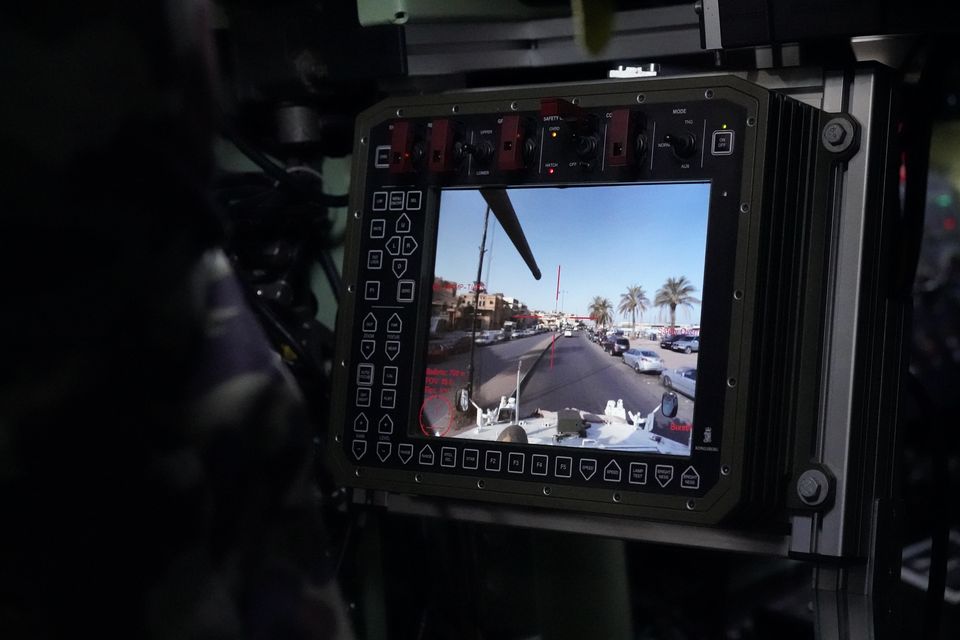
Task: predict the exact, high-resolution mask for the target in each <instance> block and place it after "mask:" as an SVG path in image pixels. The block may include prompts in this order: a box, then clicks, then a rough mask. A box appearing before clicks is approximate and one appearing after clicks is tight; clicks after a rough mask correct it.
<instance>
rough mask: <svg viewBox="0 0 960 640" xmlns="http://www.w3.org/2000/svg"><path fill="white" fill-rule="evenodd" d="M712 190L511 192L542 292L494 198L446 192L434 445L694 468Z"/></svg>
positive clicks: (424, 410)
mask: <svg viewBox="0 0 960 640" xmlns="http://www.w3.org/2000/svg"><path fill="white" fill-rule="evenodd" d="M709 190H710V187H709V184H705V183H690V184H669V185H666V184H649V185H617V186H603V187H578V188H567V189H561V188H528V189H508V190H507V195H508V196H509V200H510V202H511V203H512V206H513V209H514V211H515V212H516V220H517V221H518V222H519V226H520V228H521V229H522V232H523V236H524V237H525V240H526V242H527V243H528V245H529V249H530V253H531V254H532V258H533V259H534V260H535V262H536V266H537V267H538V270H539V272H540V273H541V277H540V278H539V279H537V278H536V277H535V275H534V272H533V270H532V269H531V266H530V263H529V262H528V261H525V260H524V258H523V257H522V255H521V253H522V252H521V251H520V250H518V248H517V246H516V244H515V242H514V240H512V239H511V237H510V236H509V235H508V233H507V232H506V230H505V229H504V228H503V226H502V225H501V223H500V221H499V220H498V216H497V215H496V214H495V212H491V211H490V210H489V209H488V203H487V201H486V200H485V199H484V197H482V195H481V193H480V192H479V191H474V190H469V191H467V190H463V191H444V192H443V193H442V196H441V201H440V214H439V229H438V238H437V257H436V263H435V266H434V281H433V292H432V305H431V323H430V336H429V340H428V347H427V354H426V360H427V365H426V371H425V375H424V380H423V401H422V404H421V407H420V412H419V424H418V425H417V426H418V427H419V429H420V431H421V432H422V435H426V436H429V437H455V438H469V439H477V440H500V441H507V442H526V443H531V444H540V445H556V446H569V447H598V448H607V449H615V450H620V451H636V452H650V453H661V454H667V455H678V456H686V455H689V454H690V443H691V436H692V433H693V421H694V399H695V396H696V377H697V360H698V352H699V334H700V302H701V299H702V295H703V291H702V286H703V273H704V253H705V246H706V235H707V213H708V201H709ZM508 226H509V225H508ZM665 393H672V394H675V396H676V398H677V400H678V403H677V412H676V415H674V416H667V415H664V413H663V412H662V411H660V408H661V407H660V405H661V401H662V399H663V397H664V394H665Z"/></svg>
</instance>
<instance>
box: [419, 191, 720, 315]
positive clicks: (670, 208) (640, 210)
mask: <svg viewBox="0 0 960 640" xmlns="http://www.w3.org/2000/svg"><path fill="white" fill-rule="evenodd" d="M507 191H508V193H509V195H510V200H511V201H512V202H513V207H514V209H515V210H516V212H517V217H518V218H519V219H520V224H521V225H522V226H523V229H524V233H525V234H526V236H527V242H528V243H529V244H530V248H531V249H532V251H533V255H534V257H535V258H536V260H537V264H538V265H539V267H540V270H541V271H542V272H543V277H542V278H541V279H540V280H539V281H537V280H535V279H534V278H533V276H532V275H531V274H530V270H529V269H528V268H527V266H526V264H525V263H524V262H523V260H522V259H521V258H520V256H519V254H518V253H517V251H516V249H514V247H513V244H512V243H511V242H510V239H509V238H508V237H507V235H506V233H505V232H504V231H503V229H502V228H501V227H500V224H499V223H498V222H497V219H496V217H495V216H494V215H493V214H491V215H490V226H489V228H488V231H487V254H486V257H485V259H484V265H483V276H482V277H481V281H482V282H484V283H485V284H486V286H487V290H488V291H489V292H491V293H497V292H500V293H503V294H504V295H505V296H512V297H515V298H518V299H520V300H521V301H523V302H524V303H526V304H527V306H528V307H529V308H530V309H531V310H542V311H553V310H562V311H565V312H567V313H576V314H578V315H584V316H585V315H587V305H588V304H589V303H590V301H591V300H592V299H593V297H594V296H605V297H607V298H608V299H609V300H610V302H611V303H612V304H613V306H614V314H615V321H616V322H620V321H623V320H629V316H628V317H626V318H625V317H623V316H621V315H620V314H619V313H618V312H617V311H616V308H617V306H618V305H619V303H620V295H621V294H622V293H624V292H625V291H626V290H627V287H628V286H630V285H635V284H638V285H640V286H642V287H643V288H644V291H645V292H646V295H647V297H648V298H649V299H650V301H651V306H652V302H653V299H654V296H655V294H656V291H657V289H659V288H660V287H661V285H663V283H664V282H665V281H666V279H667V278H668V277H674V278H678V277H680V276H686V277H687V279H688V280H689V281H690V282H691V283H692V284H693V286H694V287H696V293H694V294H693V295H694V296H695V297H697V298H702V293H703V271H704V252H705V248H706V238H707V213H708V207H709V197H710V185H709V184H708V183H693V184H642V185H617V186H597V187H571V188H567V189H560V188H555V187H542V188H527V189H508V190H507ZM485 210H486V202H485V201H484V200H483V198H482V197H481V195H480V192H479V191H475V190H451V191H444V192H443V193H442V195H441V199H440V223H439V231H438V242H437V262H436V267H435V270H434V273H435V275H436V276H438V277H441V278H443V279H445V280H448V281H452V282H457V283H461V284H463V285H464V288H463V289H461V291H465V290H466V288H469V286H470V285H469V283H471V282H472V281H473V279H474V278H475V277H476V273H477V261H478V259H479V257H480V240H481V237H482V235H483V217H484V212H485ZM558 265H559V266H560V291H561V294H560V299H559V300H558V299H557V296H556V292H557V267H558ZM464 283H465V284H464ZM641 320H643V321H646V322H657V321H661V320H663V321H668V320H669V315H668V314H667V313H666V312H664V311H661V310H659V309H657V308H651V309H649V310H648V311H647V312H646V313H645V314H643V316H642V317H640V316H638V317H637V322H640V321H641ZM677 322H678V323H687V322H690V323H699V322H700V305H694V308H693V309H692V310H689V311H685V310H681V309H678V310H677Z"/></svg>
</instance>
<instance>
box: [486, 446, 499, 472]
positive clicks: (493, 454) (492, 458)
mask: <svg viewBox="0 0 960 640" xmlns="http://www.w3.org/2000/svg"><path fill="white" fill-rule="evenodd" d="M483 468H484V469H486V470H487V471H500V452H499V451H487V453H486V456H485V458H484V461H483Z"/></svg>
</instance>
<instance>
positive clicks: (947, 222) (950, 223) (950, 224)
mask: <svg viewBox="0 0 960 640" xmlns="http://www.w3.org/2000/svg"><path fill="white" fill-rule="evenodd" d="M943 230H944V231H956V230H957V219H956V218H954V217H953V216H947V217H946V218H944V219H943Z"/></svg>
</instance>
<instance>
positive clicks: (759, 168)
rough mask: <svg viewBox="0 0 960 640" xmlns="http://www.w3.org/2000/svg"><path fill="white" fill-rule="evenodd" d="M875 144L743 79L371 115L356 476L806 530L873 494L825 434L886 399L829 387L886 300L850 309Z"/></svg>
mask: <svg viewBox="0 0 960 640" xmlns="http://www.w3.org/2000/svg"><path fill="white" fill-rule="evenodd" d="M828 125H829V126H828ZM827 133H829V134H830V135H827ZM861 133H862V132H861V130H860V126H859V124H858V122H857V121H856V120H855V119H853V118H851V117H849V116H847V115H845V114H828V113H824V112H821V111H819V110H818V109H816V108H814V107H812V106H810V105H808V104H804V103H801V102H799V101H796V100H793V99H791V98H790V97H787V96H785V95H781V94H780V93H777V92H774V91H770V90H767V89H764V88H761V87H759V86H757V85H755V84H752V83H750V82H747V81H744V80H742V79H740V78H737V77H732V76H708V77H699V78H679V79H670V80H645V81H630V82H603V83H591V84H582V85H576V86H543V87H528V88H518V89H505V90H502V91H472V92H464V93H460V94H444V95H438V96H427V97H417V98H404V99H393V100H388V101H386V102H384V103H381V104H379V105H378V106H376V107H374V108H372V109H370V110H368V111H367V112H365V113H364V114H363V115H362V116H361V117H360V118H359V120H358V122H357V139H356V143H355V155H354V166H353V171H352V176H353V179H354V184H353V185H352V189H351V212H350V219H349V224H348V229H347V250H346V255H345V263H344V264H345V266H344V279H345V282H346V284H347V287H346V295H345V298H344V300H342V301H341V307H340V315H339V317H338V327H337V330H338V333H339V334H340V340H338V352H337V356H336V361H335V364H336V371H335V374H334V388H333V411H332V416H331V425H332V428H331V432H330V442H329V446H328V454H329V460H330V468H331V469H332V470H333V472H334V474H335V475H336V477H337V479H338V480H339V481H340V482H342V483H344V484H347V485H350V486H355V487H360V488H366V489H374V490H381V491H385V492H387V493H394V494H403V495H411V494H412V495H418V496H427V497H431V496H432V497H435V498H440V499H448V500H449V499H456V500H458V501H466V502H477V501H479V502H480V503H487V504H489V503H499V504H509V505H519V506H529V507H539V508H544V509H548V510H554V511H556V510H563V511H579V512H592V513H594V514H604V515H608V516H611V515H612V516H622V517H629V518H636V517H641V518H645V519H655V520H660V521H673V522H677V523H699V524H712V523H720V522H724V523H732V522H737V521H746V520H753V521H756V519H758V518H759V519H761V520H762V521H763V522H765V523H766V524H765V526H770V527H773V528H774V529H776V528H778V527H779V528H780V530H783V527H784V526H786V523H787V518H786V517H784V514H785V513H786V512H787V510H789V509H793V510H800V511H803V510H808V511H811V512H814V511H816V510H818V509H823V508H825V507H826V506H829V505H830V504H831V501H832V500H833V496H834V491H835V487H836V486H837V485H836V483H837V482H845V480H841V481H838V480H836V479H835V478H834V475H833V473H832V472H831V471H830V469H828V468H826V467H824V466H823V465H821V464H820V463H819V462H818V460H819V459H820V458H822V456H819V457H818V453H817V452H818V447H822V446H823V442H822V440H823V438H822V434H821V432H820V431H818V428H819V427H818V426H819V425H822V424H823V423H824V416H825V415H826V413H828V412H829V411H832V410H833V409H830V406H831V405H830V403H834V404H835V403H837V402H842V401H844V400H843V398H844V397H846V398H847V399H848V400H849V399H854V398H855V397H856V394H857V393H859V392H855V393H853V392H852V393H853V395H847V396H843V395H840V396H838V395H836V394H835V393H831V394H828V393H827V392H826V389H827V385H828V384H831V380H832V381H833V383H834V384H836V380H838V379H840V378H842V376H843V370H842V366H841V365H838V364H837V362H838V361H837V360H836V359H835V356H834V355H832V354H834V353H844V351H843V349H840V350H839V351H837V350H834V351H833V352H831V356H830V357H829V358H828V357H826V355H825V354H826V353H827V349H828V348H829V341H830V340H833V339H835V338H838V337H840V336H841V335H842V334H843V332H844V331H845V330H846V329H845V327H847V326H849V324H850V323H849V322H848V321H847V320H846V319H845V318H848V317H849V318H854V317H857V318H865V317H867V315H866V314H864V313H863V312H862V311H861V309H862V305H863V304H866V303H868V302H869V301H877V300H878V298H876V296H873V297H861V298H857V300H856V301H855V305H854V307H855V310H854V311H853V312H852V313H851V310H850V309H848V307H847V306H846V304H847V300H848V298H846V297H844V296H842V295H840V292H841V291H843V287H844V286H845V285H844V284H843V281H844V278H846V277H847V276H846V275H844V274H846V273H848V271H846V269H847V268H848V267H850V266H851V264H852V263H849V261H848V260H846V259H845V258H843V255H845V254H844V252H845V251H846V249H844V250H843V251H841V248H842V246H841V245H840V244H838V238H840V239H841V240H842V238H844V237H847V236H843V234H842V233H841V230H842V228H843V225H845V224H852V223H853V221H854V218H851V217H846V218H841V217H839V216H838V215H837V213H836V212H837V211H838V203H839V202H840V200H839V199H838V195H837V194H838V193H840V191H838V190H837V189H839V186H838V185H840V184H841V182H839V181H841V180H842V177H843V169H844V168H845V167H846V163H847V162H848V161H849V160H850V158H851V157H857V158H858V159H859V158H860V157H862V154H861V155H860V156H857V154H858V153H859V146H860V144H861ZM876 149H879V147H876ZM876 149H875V151H876ZM871 197H883V195H882V194H879V195H878V194H874V196H871ZM856 220H859V221H860V222H861V223H862V224H863V225H864V226H863V229H861V231H860V233H866V232H867V231H865V230H866V229H867V228H868V227H869V225H870V224H877V225H882V224H886V223H885V222H884V221H883V220H882V219H877V221H876V222H875V223H874V222H870V223H864V222H863V220H865V218H863V217H862V216H861V217H857V218H856ZM849 237H850V238H853V236H849ZM842 241H843V242H848V241H851V240H842ZM843 246H846V245H843ZM851 246H852V245H851ZM858 246H860V245H858ZM878 251H879V250H878ZM871 255H874V254H871ZM876 255H879V254H876ZM869 257H870V256H866V255H858V256H857V258H856V262H857V264H859V265H865V264H868V263H869V260H867V258H869ZM871 259H873V258H871ZM851 268H852V267H851ZM881 271H882V270H877V271H876V272H877V273H880V272H881ZM863 273H865V272H864V271H860V270H857V271H856V274H858V275H857V277H861V276H862V274H863ZM866 273H869V271H867V272H866ZM863 286H866V285H862V286H861V288H862V287H863ZM870 286H872V287H874V289H876V287H877V286H879V285H876V284H871V285H870ZM868 288H869V287H868ZM869 304H873V302H869ZM876 308H879V307H876ZM843 314H846V315H843ZM871 314H872V315H871V317H872V318H873V320H871V322H874V321H875V322H877V323H880V324H882V323H883V322H886V320H884V319H883V317H882V314H881V315H877V314H876V313H874V312H872V311H871ZM861 335H865V336H867V335H870V336H881V335H883V334H882V332H879V333H877V332H873V333H862V332H861ZM887 335H893V334H887ZM878 340H880V342H878V343H877V345H875V346H876V348H877V349H880V350H882V349H884V348H886V347H885V346H884V345H885V343H884V342H883V340H882V339H881V338H878ZM891 344H892V343H891ZM857 353H860V352H859V351H858V352H857ZM855 357H857V358H859V357H860V356H859V355H857V356H855ZM831 358H832V359H831ZM890 361H891V362H892V360H890ZM843 366H847V365H843ZM838 376H839V377H838ZM844 406H846V407H847V409H845V410H846V411H848V414H849V409H850V406H849V405H844ZM836 424H839V423H836ZM857 428H859V427H857ZM818 434H820V435H818ZM848 436H849V433H848ZM844 437H845V438H846V440H844V441H845V442H848V443H850V442H854V439H852V438H850V437H847V436H844ZM849 459H850V458H849V456H847V457H846V458H844V460H849ZM804 474H814V475H815V476H816V478H817V480H818V481H821V485H820V486H822V488H823V491H822V492H821V493H818V494H817V496H815V497H813V498H810V496H806V497H801V496H799V495H798V494H797V493H796V492H795V491H793V490H792V489H793V487H795V486H796V483H797V482H798V480H800V479H803V480H806V479H807V476H805V475H804ZM817 474H819V475H817ZM801 498H802V499H801ZM845 504H847V505H849V503H845Z"/></svg>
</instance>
